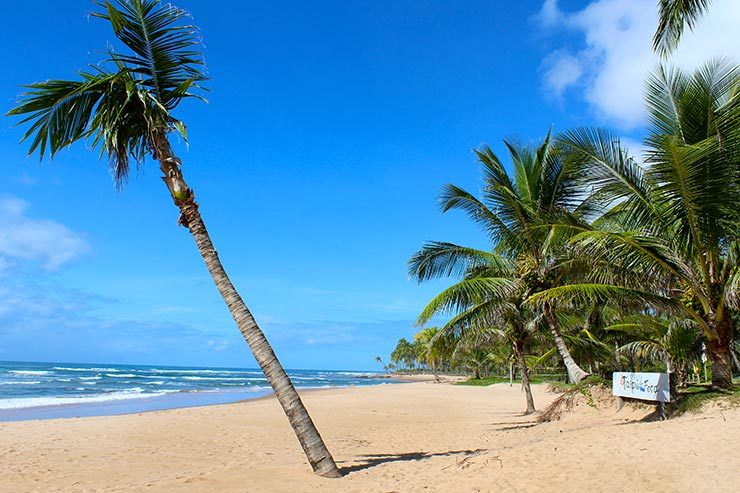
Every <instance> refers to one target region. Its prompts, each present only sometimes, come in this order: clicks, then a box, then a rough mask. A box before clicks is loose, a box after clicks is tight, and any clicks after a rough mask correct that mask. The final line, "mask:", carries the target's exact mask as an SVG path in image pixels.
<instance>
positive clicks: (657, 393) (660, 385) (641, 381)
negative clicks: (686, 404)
mask: <svg viewBox="0 0 740 493" xmlns="http://www.w3.org/2000/svg"><path fill="white" fill-rule="evenodd" d="M669 378H670V376H669V375H668V373H625V372H614V377H613V379H612V394H614V395H618V396H620V397H632V398H633V399H644V400H647V401H658V402H670V400H671V389H670V384H669Z"/></svg>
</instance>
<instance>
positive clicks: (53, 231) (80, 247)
mask: <svg viewBox="0 0 740 493" xmlns="http://www.w3.org/2000/svg"><path fill="white" fill-rule="evenodd" d="M29 208H30V204H29V203H28V202H26V201H25V200H21V199H19V198H16V197H7V196H6V197H0V271H3V270H7V269H8V268H9V267H10V266H11V265H12V264H13V263H14V261H15V260H30V261H34V262H38V263H40V264H41V266H42V267H43V268H44V269H46V270H56V269H58V268H59V267H61V266H62V265H63V264H65V263H67V262H69V261H71V260H74V259H76V258H78V257H80V256H81V255H83V254H85V253H86V252H87V251H89V248H90V247H89V245H88V244H87V242H86V241H85V240H84V239H83V238H82V237H81V236H80V235H78V234H77V233H75V232H74V231H72V230H71V229H69V228H68V227H66V226H64V225H63V224H60V223H58V222H56V221H51V220H48V219H34V218H31V217H29V216H28V215H27V212H28V209H29Z"/></svg>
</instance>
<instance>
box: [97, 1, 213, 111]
mask: <svg viewBox="0 0 740 493" xmlns="http://www.w3.org/2000/svg"><path fill="white" fill-rule="evenodd" d="M97 4H98V5H99V6H100V7H101V11H100V12H95V13H93V16H95V17H99V18H102V19H105V20H108V21H110V23H111V25H112V27H113V32H114V33H115V35H116V37H117V38H118V39H120V40H121V41H122V42H123V44H125V45H126V46H127V47H128V48H129V49H130V50H131V51H132V52H133V53H132V54H124V53H117V52H111V57H112V59H113V60H114V61H116V62H118V63H122V64H125V65H127V66H129V67H131V70H132V71H133V72H134V73H136V74H137V75H139V76H140V77H141V78H142V83H143V85H144V86H145V87H146V88H148V89H150V90H151V91H152V92H153V93H154V95H155V96H156V98H157V100H158V101H159V103H160V104H162V105H163V106H164V107H165V108H167V110H172V109H173V108H174V107H175V106H177V104H178V103H179V102H180V101H181V100H182V99H183V98H187V97H195V96H196V94H195V93H193V92H192V91H191V90H192V89H197V88H199V85H198V83H199V82H202V81H204V80H206V75H205V72H204V70H203V69H204V65H205V64H204V61H203V58H202V55H201V53H200V46H201V41H200V37H199V34H198V30H197V28H196V27H195V26H193V25H190V24H184V23H183V22H182V21H183V20H185V19H188V18H189V15H188V13H187V12H186V11H184V10H182V9H179V8H177V7H174V6H172V5H170V4H162V3H161V2H160V1H159V0H114V1H113V2H111V1H108V0H106V1H100V2H97Z"/></svg>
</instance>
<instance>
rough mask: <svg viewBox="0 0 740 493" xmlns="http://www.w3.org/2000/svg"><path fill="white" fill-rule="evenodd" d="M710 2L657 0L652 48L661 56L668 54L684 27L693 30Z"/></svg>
mask: <svg viewBox="0 0 740 493" xmlns="http://www.w3.org/2000/svg"><path fill="white" fill-rule="evenodd" d="M710 3H712V0H659V2H658V28H657V29H656V31H655V35H654V36H653V49H654V50H655V51H656V52H658V53H659V54H660V55H661V56H663V57H667V56H668V55H670V54H671V52H673V50H675V49H676V47H677V46H678V42H679V41H680V40H681V35H682V34H683V31H684V29H685V28H686V27H688V28H689V29H690V30H693V29H694V26H696V23H697V22H698V21H699V19H700V18H701V17H702V16H703V15H704V14H705V13H706V12H707V10H708V9H709V4H710Z"/></svg>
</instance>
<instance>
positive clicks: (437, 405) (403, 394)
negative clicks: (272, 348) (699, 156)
mask: <svg viewBox="0 0 740 493" xmlns="http://www.w3.org/2000/svg"><path fill="white" fill-rule="evenodd" d="M534 389H535V390H534V391H535V399H536V402H537V405H538V407H539V408H544V407H545V406H546V405H547V404H548V403H549V402H551V401H552V400H553V399H554V398H555V397H556V395H555V394H551V393H549V392H547V390H546V388H545V386H541V385H538V386H535V387H534ZM303 396H304V400H305V402H306V404H307V406H308V408H309V410H310V411H311V413H312V414H313V417H314V419H315V421H316V422H317V425H318V427H319V429H320V430H321V432H322V434H323V436H324V438H325V439H326V441H327V443H328V445H329V447H330V449H331V451H332V453H333V454H334V457H335V459H336V460H337V462H338V463H339V465H340V466H341V467H343V468H344V470H345V472H346V473H347V474H346V475H345V477H343V478H341V479H324V478H320V477H317V476H315V475H314V474H313V473H312V472H311V471H310V469H309V466H308V464H307V463H306V461H305V460H304V457H303V454H302V451H301V450H300V447H299V445H298V442H297V440H296V438H295V436H294V435H293V434H292V431H291V429H290V428H289V426H288V424H287V421H286V419H285V417H284V416H283V414H282V412H281V410H280V408H279V405H278V404H277V401H276V400H275V399H274V398H271V397H270V398H265V399H261V400H257V401H250V402H244V403H237V404H228V405H220V406H209V407H199V408H189V409H177V410H168V411H157V412H150V413H143V414H135V415H125V416H108V417H92V418H79V419H57V420H46V421H25V422H13V423H0V490H1V491H3V492H29V491H38V492H51V491H155V492H160V491H204V492H206V491H207V492H215V491H227V492H231V491H234V492H237V491H239V492H301V491H321V492H324V491H328V492H333V491H337V492H391V491H394V492H421V491H424V492H429V491H444V492H453V491H454V492H478V491H714V492H720V491H728V492H729V491H737V488H738V485H739V484H740V473H739V472H738V471H740V458H739V456H738V455H737V444H738V443H740V409H737V408H734V409H724V408H722V407H719V406H714V407H712V408H710V409H705V410H704V411H702V412H701V413H700V414H687V415H684V416H681V417H678V418H675V419H672V420H669V421H664V422H649V423H647V422H637V421H636V420H638V419H639V418H641V417H643V416H644V415H646V414H648V413H649V411H650V410H649V409H643V410H635V409H632V408H625V409H623V410H622V411H620V412H619V413H616V411H615V409H614V408H613V407H611V406H603V409H601V410H599V411H597V410H595V409H593V408H590V407H588V406H586V405H580V406H578V407H577V408H576V409H575V412H573V413H572V414H569V415H567V416H565V417H564V418H563V419H562V420H561V421H558V422H552V423H544V424H536V423H535V420H534V419H533V418H532V417H531V416H522V413H521V411H522V409H523V397H522V394H521V392H520V390H519V388H518V387H517V386H514V387H509V386H508V385H506V384H499V385H495V386H491V387H466V386H453V385H447V384H435V383H424V382H419V383H409V384H399V385H381V386H374V387H365V388H346V389H329V390H320V391H312V392H305V393H303Z"/></svg>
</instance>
